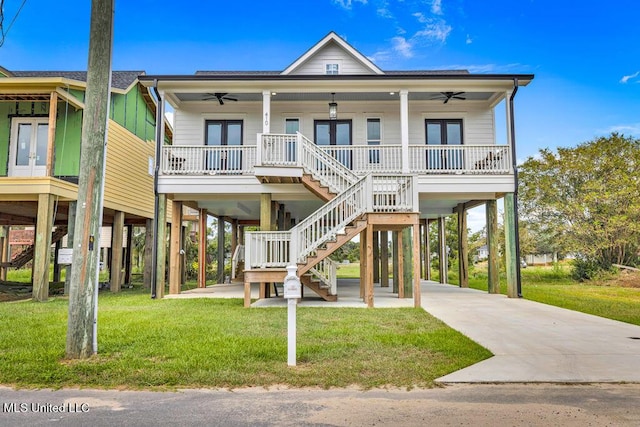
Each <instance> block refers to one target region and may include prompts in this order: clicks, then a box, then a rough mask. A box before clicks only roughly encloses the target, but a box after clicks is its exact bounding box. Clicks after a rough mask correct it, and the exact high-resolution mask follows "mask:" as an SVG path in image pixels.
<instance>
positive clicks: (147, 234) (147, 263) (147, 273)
mask: <svg viewBox="0 0 640 427" xmlns="http://www.w3.org/2000/svg"><path fill="white" fill-rule="evenodd" d="M152 269H153V220H152V219H147V220H146V222H145V227H144V269H143V270H142V282H143V286H144V287H145V289H150V288H151V270H152Z"/></svg>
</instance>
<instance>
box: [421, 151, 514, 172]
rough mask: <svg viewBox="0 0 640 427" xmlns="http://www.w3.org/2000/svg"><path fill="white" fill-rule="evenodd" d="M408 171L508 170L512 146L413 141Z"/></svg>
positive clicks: (509, 170)
mask: <svg viewBox="0 0 640 427" xmlns="http://www.w3.org/2000/svg"><path fill="white" fill-rule="evenodd" d="M409 172H411V173H417V174H423V175H424V174H432V173H444V174H462V173H464V174H469V173H472V174H506V173H510V172H511V150H510V148H509V146H507V145H410V146H409Z"/></svg>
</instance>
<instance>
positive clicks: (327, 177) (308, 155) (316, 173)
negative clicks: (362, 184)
mask: <svg viewBox="0 0 640 427" xmlns="http://www.w3.org/2000/svg"><path fill="white" fill-rule="evenodd" d="M296 135H297V137H298V143H297V144H296V146H297V148H298V153H297V163H298V164H299V165H300V166H302V168H303V169H304V170H305V172H307V173H309V174H311V176H313V177H314V178H315V179H317V180H319V181H320V183H322V184H323V185H325V186H327V187H329V189H330V190H331V191H332V192H333V193H336V194H337V193H341V192H342V191H344V190H346V189H347V188H349V187H350V186H351V185H353V184H355V183H356V182H358V180H359V179H360V178H361V177H360V176H358V175H356V174H355V173H354V172H353V171H352V170H351V169H349V168H348V167H346V166H345V165H343V164H342V163H341V162H340V161H339V160H338V159H336V158H335V157H333V156H332V155H331V154H330V153H327V152H326V151H324V150H321V149H320V147H318V145H316V144H314V143H313V141H311V140H310V139H309V138H307V137H306V136H304V135H303V134H301V133H300V132H297V133H296Z"/></svg>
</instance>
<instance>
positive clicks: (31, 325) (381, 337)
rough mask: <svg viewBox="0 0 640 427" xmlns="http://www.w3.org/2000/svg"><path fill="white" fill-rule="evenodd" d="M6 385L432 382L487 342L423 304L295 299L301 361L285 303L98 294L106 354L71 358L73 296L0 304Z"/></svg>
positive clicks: (483, 353) (0, 357)
mask: <svg viewBox="0 0 640 427" xmlns="http://www.w3.org/2000/svg"><path fill="white" fill-rule="evenodd" d="M0 318H2V319H3V325H4V326H5V327H4V328H2V329H1V330H0V384H5V385H14V386H18V387H53V388H57V387H74V386H77V387H98V388H102V387H104V388H133V389H138V388H151V389H166V388H169V389H171V388H178V387H244V386H269V385H276V384H286V385H290V386H294V387H305V386H319V387H325V388H326V387H346V386H351V385H356V386H359V387H361V388H364V389H367V388H371V387H383V386H397V387H414V386H418V387H432V386H433V385H434V383H433V380H434V379H435V378H438V377H440V376H442V375H445V374H447V373H449V372H453V371H455V370H458V369H460V368H463V367H465V366H468V365H471V364H473V363H476V362H478V361H480V360H483V359H485V358H487V357H490V353H489V352H488V351H487V350H485V349H483V348H482V347H480V346H479V345H477V344H475V343H473V342H471V341H470V340H469V339H467V338H466V337H464V336H462V335H461V334H459V333H458V332H456V331H454V330H452V329H450V328H448V327H446V326H445V325H444V324H443V323H441V322H440V321H438V320H436V319H434V318H433V317H431V316H430V315H429V314H427V313H425V312H424V311H423V310H420V309H413V308H408V309H347V308H336V309H332V308H299V309H298V349H297V354H298V366H297V367H294V368H291V367H288V366H287V338H286V337H287V311H286V309H284V308H268V309H267V308H263V309H256V308H254V309H245V308H243V307H242V300H240V299H233V300H222V299H190V300H175V299H167V300H151V299H150V298H149V296H148V294H147V293H142V292H141V291H138V290H127V291H124V292H122V293H120V294H110V293H109V292H104V293H101V295H100V299H99V321H98V329H99V332H98V337H99V340H98V343H99V354H98V355H97V356H95V357H93V358H91V359H89V360H84V361H67V360H64V348H65V338H66V329H67V320H66V319H67V301H66V300H65V299H63V298H52V299H51V301H49V302H47V303H33V302H30V301H28V302H19V303H2V304H0Z"/></svg>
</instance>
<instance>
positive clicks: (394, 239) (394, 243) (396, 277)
mask: <svg viewBox="0 0 640 427" xmlns="http://www.w3.org/2000/svg"><path fill="white" fill-rule="evenodd" d="M391 247H392V250H393V257H392V258H393V259H392V267H393V268H392V270H393V272H392V274H393V288H392V291H393V293H394V294H397V293H398V283H400V281H401V280H400V269H399V267H398V266H399V264H400V262H399V261H398V260H399V258H398V232H397V231H392V232H391Z"/></svg>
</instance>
